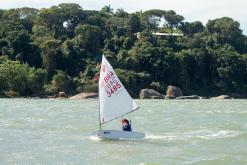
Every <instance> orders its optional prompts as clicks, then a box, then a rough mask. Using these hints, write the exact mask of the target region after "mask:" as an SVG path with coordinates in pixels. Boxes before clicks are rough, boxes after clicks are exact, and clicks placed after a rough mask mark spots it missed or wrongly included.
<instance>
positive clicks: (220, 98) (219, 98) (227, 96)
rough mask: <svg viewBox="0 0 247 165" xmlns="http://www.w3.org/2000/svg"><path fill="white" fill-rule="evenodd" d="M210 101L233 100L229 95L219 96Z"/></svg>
mask: <svg viewBox="0 0 247 165" xmlns="http://www.w3.org/2000/svg"><path fill="white" fill-rule="evenodd" d="M211 99H217V100H224V99H233V98H232V97H231V96H229V95H220V96H217V97H212V98H211Z"/></svg>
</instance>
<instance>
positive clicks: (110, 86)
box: [104, 71, 121, 97]
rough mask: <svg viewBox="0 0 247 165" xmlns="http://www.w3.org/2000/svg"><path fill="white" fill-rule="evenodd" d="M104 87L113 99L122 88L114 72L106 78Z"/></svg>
mask: <svg viewBox="0 0 247 165" xmlns="http://www.w3.org/2000/svg"><path fill="white" fill-rule="evenodd" d="M104 87H105V91H106V93H107V96H108V97H111V96H112V95H113V94H114V93H116V92H117V91H118V90H119V89H120V88H121V84H120V83H119V81H118V79H117V78H116V77H115V74H114V73H113V72H112V71H110V72H109V73H108V74H107V75H106V76H105V77H104Z"/></svg>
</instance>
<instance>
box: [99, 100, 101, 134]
mask: <svg viewBox="0 0 247 165" xmlns="http://www.w3.org/2000/svg"><path fill="white" fill-rule="evenodd" d="M99 130H101V117H100V98H99Z"/></svg>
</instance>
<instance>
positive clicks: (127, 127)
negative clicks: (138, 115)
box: [122, 124, 132, 131]
mask: <svg viewBox="0 0 247 165" xmlns="http://www.w3.org/2000/svg"><path fill="white" fill-rule="evenodd" d="M122 129H123V131H132V129H131V125H130V124H128V125H124V126H123V127H122Z"/></svg>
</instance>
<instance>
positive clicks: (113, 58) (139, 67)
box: [0, 3, 247, 97]
mask: <svg viewBox="0 0 247 165" xmlns="http://www.w3.org/2000/svg"><path fill="white" fill-rule="evenodd" d="M156 32H160V33H166V35H165V36H159V35H154V34H153V33H156ZM175 34H179V35H175ZM102 54H104V55H105V56H106V57H107V59H108V60H109V62H110V63H111V64H112V65H113V67H114V68H115V69H116V72H117V74H118V75H119V77H120V79H121V81H122V82H123V83H124V85H125V86H126V88H127V89H128V91H129V92H130V94H131V95H132V96H134V97H136V96H138V95H139V92H140V90H141V89H142V88H153V89H155V90H157V91H160V92H162V93H164V92H165V89H166V87H167V85H170V84H172V85H175V86H178V87H180V88H181V89H182V90H183V92H184V93H185V94H187V95H189V94H199V95H203V96H212V95H217V94H222V93H227V94H233V93H235V94H239V95H242V96H246V94H247V37H246V35H244V34H243V33H242V30H241V29H240V25H239V23H238V22H237V21H235V20H233V19H232V18H229V17H223V18H218V19H214V20H209V21H208V22H207V24H206V25H205V26H204V25H203V24H202V23H201V22H200V21H195V22H186V21H184V17H183V16H181V15H179V14H177V13H176V12H175V11H173V10H156V9H153V10H148V11H142V12H135V13H127V12H125V11H124V10H123V9H117V10H116V11H113V9H111V8H110V6H105V7H103V8H102V9H101V10H100V11H95V10H84V9H83V8H82V7H81V6H79V5H78V4H69V3H68V4H60V5H58V6H53V7H51V8H47V9H40V10H38V9H33V8H18V9H10V10H0V95H1V96H3V97H8V96H16V97H18V96H44V95H51V94H54V93H57V92H58V91H65V92H67V93H69V94H74V93H78V92H82V91H84V92H92V91H93V92H97V90H98V89H97V78H98V74H99V68H100V62H101V57H102Z"/></svg>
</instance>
